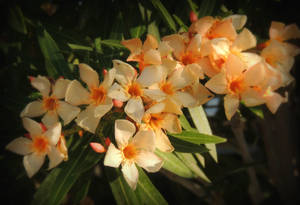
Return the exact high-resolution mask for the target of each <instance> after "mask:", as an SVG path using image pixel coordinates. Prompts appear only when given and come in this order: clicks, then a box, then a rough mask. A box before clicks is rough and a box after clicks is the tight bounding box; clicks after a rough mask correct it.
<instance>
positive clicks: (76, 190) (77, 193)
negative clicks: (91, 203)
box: [71, 173, 92, 204]
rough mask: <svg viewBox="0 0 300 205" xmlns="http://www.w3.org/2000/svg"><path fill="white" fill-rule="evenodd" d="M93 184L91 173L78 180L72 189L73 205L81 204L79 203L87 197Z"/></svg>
mask: <svg viewBox="0 0 300 205" xmlns="http://www.w3.org/2000/svg"><path fill="white" fill-rule="evenodd" d="M91 182H92V176H91V173H88V174H84V175H83V176H81V177H80V178H79V179H78V180H77V182H76V184H75V185H74V186H73V188H72V199H71V201H72V204H79V202H80V201H81V200H83V199H84V198H85V197H86V196H87V194H88V191H89V188H90V185H91Z"/></svg>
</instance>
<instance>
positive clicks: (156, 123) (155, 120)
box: [149, 114, 164, 128]
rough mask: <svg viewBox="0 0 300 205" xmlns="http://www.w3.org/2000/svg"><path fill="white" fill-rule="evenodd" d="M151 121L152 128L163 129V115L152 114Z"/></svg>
mask: <svg viewBox="0 0 300 205" xmlns="http://www.w3.org/2000/svg"><path fill="white" fill-rule="evenodd" d="M150 115H151V117H150V120H149V124H150V126H151V127H152V128H160V127H161V123H162V121H163V119H164V118H163V115H162V114H150Z"/></svg>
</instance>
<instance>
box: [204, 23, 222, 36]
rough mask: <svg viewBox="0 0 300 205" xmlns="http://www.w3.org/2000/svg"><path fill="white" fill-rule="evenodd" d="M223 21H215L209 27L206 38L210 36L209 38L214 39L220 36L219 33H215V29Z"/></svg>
mask: <svg viewBox="0 0 300 205" xmlns="http://www.w3.org/2000/svg"><path fill="white" fill-rule="evenodd" d="M221 23H222V22H221V21H220V20H216V21H215V22H214V23H213V25H212V26H211V27H210V28H209V30H208V31H207V33H206V35H205V36H206V38H208V39H210V40H211V39H214V38H218V37H219V36H218V35H216V34H215V33H214V30H215V29H216V28H217V27H218V26H219V25H220V24H221Z"/></svg>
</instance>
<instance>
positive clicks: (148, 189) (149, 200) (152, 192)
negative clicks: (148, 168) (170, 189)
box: [135, 167, 168, 205]
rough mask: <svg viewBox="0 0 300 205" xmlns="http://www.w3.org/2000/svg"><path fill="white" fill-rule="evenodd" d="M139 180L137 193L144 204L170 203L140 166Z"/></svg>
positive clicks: (158, 204) (162, 204)
mask: <svg viewBox="0 0 300 205" xmlns="http://www.w3.org/2000/svg"><path fill="white" fill-rule="evenodd" d="M138 170H139V181H138V185H137V188H136V190H135V193H136V195H137V196H138V197H139V199H140V201H141V202H142V204H145V205H146V204H149V205H164V204H168V203H167V201H166V200H165V199H164V197H163V196H162V195H161V194H160V192H159V191H158V190H157V189H156V188H155V186H154V185H153V184H152V182H151V181H150V179H149V178H148V176H147V175H146V174H145V172H144V171H143V169H142V168H140V167H138Z"/></svg>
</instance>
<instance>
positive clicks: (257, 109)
mask: <svg viewBox="0 0 300 205" xmlns="http://www.w3.org/2000/svg"><path fill="white" fill-rule="evenodd" d="M248 109H249V110H250V111H251V112H252V113H253V114H255V115H256V116H257V117H259V118H261V119H264V112H263V110H262V107H261V106H255V107H248Z"/></svg>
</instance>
